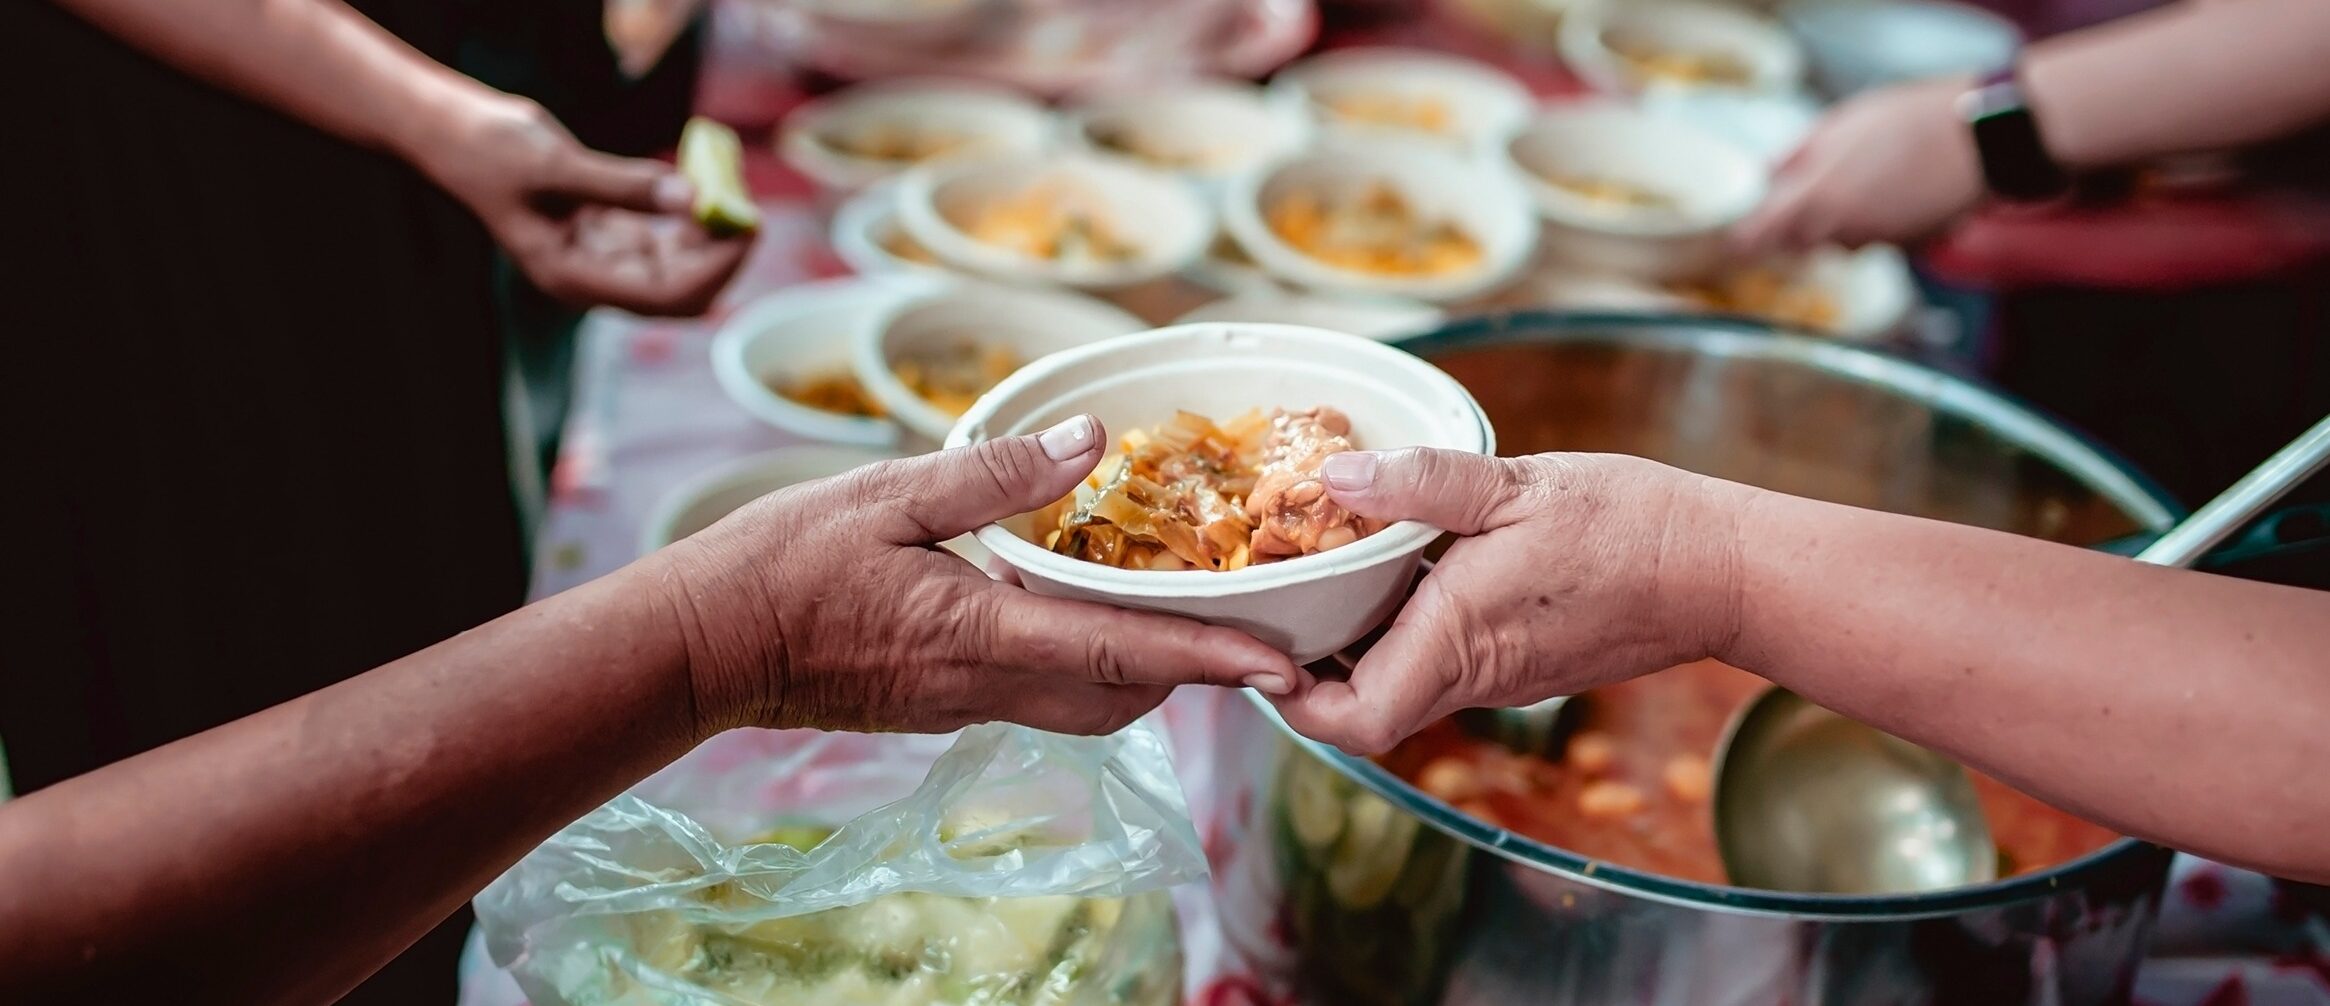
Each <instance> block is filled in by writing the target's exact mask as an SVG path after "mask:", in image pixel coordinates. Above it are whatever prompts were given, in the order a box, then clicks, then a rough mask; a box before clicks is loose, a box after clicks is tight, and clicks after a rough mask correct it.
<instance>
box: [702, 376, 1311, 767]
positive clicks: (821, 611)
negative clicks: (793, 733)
mask: <svg viewBox="0 0 2330 1006" xmlns="http://www.w3.org/2000/svg"><path fill="white" fill-rule="evenodd" d="M1106 442H1107V438H1106V437H1105V436H1104V435H1103V433H1102V430H1101V428H1100V424H1099V423H1098V422H1096V421H1094V420H1092V419H1091V417H1089V416H1083V417H1078V418H1076V419H1071V420H1069V421H1068V422H1065V423H1062V424H1060V425H1059V426H1057V427H1054V428H1052V429H1050V430H1047V431H1045V432H1044V433H1042V434H1040V435H1037V436H1025V437H1013V438H1009V439H1004V440H995V441H990V442H988V443H984V444H980V445H977V446H973V447H968V448H961V449H957V450H952V451H947V452H944V453H941V454H931V455H925V456H923V457H918V458H909V459H906V460H902V461H892V462H885V463H883V464H877V465H872V466H869V467H866V468H863V469H860V470H858V471H856V472H853V473H851V474H848V475H844V476H840V477H837V478H831V479H825V480H822V481H818V482H812V483H808V484H805V485H800V486H795V487H793V488H791V489H787V490H784V491H782V492H777V493H773V494H771V495H769V496H765V497H763V498H761V499H760V500H758V501H756V502H754V503H752V504H749V505H747V506H746V507H745V508H744V509H742V510H740V511H738V512H737V513H736V514H734V515H732V516H730V517H729V518H728V519H726V520H723V521H721V522H720V523H719V524H717V525H715V526H714V527H712V528H711V529H709V530H707V531H705V532H703V533H702V534H699V535H696V536H695V537H693V538H690V539H688V540H687V541H686V542H683V543H681V544H680V545H678V546H675V547H674V552H675V553H676V554H675V555H674V556H673V557H672V559H673V562H674V567H673V568H674V570H675V572H674V574H673V576H672V577H671V578H670V579H671V581H672V583H673V586H674V588H675V589H674V591H673V596H674V598H675V602H674V606H675V607H676V608H677V610H678V611H679V612H681V622H682V625H683V629H684V632H685V634H686V635H687V637H688V639H689V651H690V657H691V658H690V663H691V665H692V667H693V672H692V673H693V674H694V678H695V682H696V694H697V715H698V718H699V720H700V721H702V722H701V726H702V727H703V728H704V729H705V730H706V731H707V732H709V731H712V730H718V729H723V728H726V727H730V726H738V725H743V724H747V723H751V724H761V725H770V726H787V727H799V726H806V727H821V728H829V729H849V730H902V731H911V732H925V733H936V732H944V731H948V730H954V729H957V728H959V727H962V726H965V725H967V724H971V723H980V722H986V721H989V720H999V719H1000V720H1011V721H1013V722H1017V723H1024V724H1027V725H1029V726H1034V727H1038V728H1041V729H1045V730H1053V731H1059V732H1063V733H1087V734H1092V733H1108V732H1112V731H1115V730H1117V729H1119V728H1122V727H1123V726H1124V725H1126V724H1128V723H1130V722H1132V721H1133V720H1135V719H1137V718H1139V717H1140V716H1141V715H1142V714H1143V713H1146V712H1148V711H1149V710H1150V709H1152V708H1154V707H1155V706H1156V705H1157V704H1158V703H1159V702H1162V701H1164V699H1165V696H1166V695H1167V694H1168V693H1170V692H1171V691H1172V689H1173V686H1175V685H1182V684H1200V683H1202V684H1214V685H1226V686H1239V685H1246V686H1251V687H1255V688H1259V689H1261V690H1263V691H1266V692H1285V691H1289V690H1292V689H1295V688H1298V687H1301V686H1302V685H1304V684H1307V682H1308V680H1309V679H1308V677H1307V676H1306V675H1304V674H1303V673H1302V672H1301V671H1300V670H1299V669H1297V668H1296V667H1295V666H1294V665H1293V663H1291V662H1290V661H1289V660H1288V659H1287V657H1286V655H1285V654H1282V653H1279V652H1277V651H1276V650H1273V649H1271V648H1269V647H1268V646H1265V645H1263V644H1262V643H1260V642H1257V641H1255V640H1254V639H1253V638H1252V637H1250V636H1247V635H1245V634H1244V633H1241V632H1237V631H1234V630H1231V629H1223V628H1216V627H1212V626H1206V625H1201V624H1199V623H1196V622H1191V621H1187V620H1184V619H1180V618H1174V617H1170V616H1166V615H1158V614H1150V613H1147V612H1133V611H1125V610H1121V609H1117V608H1112V607H1108V606H1105V605H1099V604H1091V603H1087V602H1082V601H1068V600H1061V599H1057V598H1049V597H1039V596H1037V595H1035V594H1031V593H1029V592H1027V591H1026V590H1023V589H1021V588H1019V587H1015V586H1011V585H1009V584H1004V583H1000V582H997V581H995V580H991V579H989V578H988V577H987V576H986V575H985V574H983V573H981V572H980V571H979V570H977V569H975V568H973V567H972V566H971V564H969V563H967V562H964V561H963V560H962V559H960V558H958V557H956V556H955V555H954V554H952V553H950V552H947V551H945V550H943V549H939V548H934V547H932V546H933V545H934V544H936V543H938V542H943V541H946V540H948V539H950V538H954V537H956V536H957V535H961V534H965V533H968V532H970V531H971V530H972V529H974V528H977V527H980V526H982V525H985V524H987V523H989V522H992V521H995V520H1000V519H1002V518H1004V517H1009V516H1011V515H1014V514H1020V513H1026V512H1028V511H1030V510H1034V509H1037V508H1038V507H1041V506H1043V505H1044V504H1047V503H1050V502H1052V501H1053V500H1056V499H1059V498H1060V497H1062V496H1065V495H1067V494H1068V492H1069V491H1070V490H1071V489H1073V488H1074V487H1075V486H1076V484H1077V483H1078V482H1079V481H1081V480H1082V479H1083V478H1084V477H1085V476H1086V475H1088V474H1090V473H1091V471H1092V468H1093V466H1094V465H1095V464H1098V463H1099V461H1100V457H1101V450H1102V447H1103V446H1104V445H1105V444H1106Z"/></svg>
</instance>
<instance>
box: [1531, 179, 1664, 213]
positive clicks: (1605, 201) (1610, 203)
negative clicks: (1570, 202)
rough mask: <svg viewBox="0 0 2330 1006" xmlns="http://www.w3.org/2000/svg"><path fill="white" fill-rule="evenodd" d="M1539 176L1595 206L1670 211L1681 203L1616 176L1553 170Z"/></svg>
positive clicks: (1637, 211) (1615, 209)
mask: <svg viewBox="0 0 2330 1006" xmlns="http://www.w3.org/2000/svg"><path fill="white" fill-rule="evenodd" d="M1538 177H1539V178H1543V179H1545V181H1546V182H1547V183H1548V184H1550V185H1552V186H1554V187H1556V188H1559V189H1561V190H1562V191H1564V192H1567V193H1569V194H1571V195H1573V196H1576V197H1578V198H1579V199H1580V200H1582V201H1584V202H1587V203H1591V204H1593V205H1594V206H1595V207H1596V208H1598V209H1603V210H1609V211H1613V212H1625V213H1642V212H1660V213H1672V212H1674V211H1676V210H1679V209H1681V208H1682V204H1680V203H1677V202H1676V201H1675V200H1674V198H1673V197H1671V196H1668V195H1666V194H1665V193H1662V192H1658V191H1656V190H1653V189H1646V188H1643V187H1642V186H1639V185H1632V184H1629V183H1626V182H1622V181H1619V180H1617V179H1615V178H1600V177H1595V176H1591V175H1562V174H1552V173H1539V175H1538Z"/></svg>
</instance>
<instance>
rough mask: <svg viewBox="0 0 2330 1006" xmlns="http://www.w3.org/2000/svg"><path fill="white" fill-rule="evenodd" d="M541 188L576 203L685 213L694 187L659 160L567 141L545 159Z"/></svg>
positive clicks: (644, 210) (547, 192)
mask: <svg viewBox="0 0 2330 1006" xmlns="http://www.w3.org/2000/svg"><path fill="white" fill-rule="evenodd" d="M541 190H542V191H543V192H544V193H545V194H548V195H556V196H561V197H564V198H567V199H572V200H574V201H576V202H578V203H584V204H592V203H596V204H601V205H606V206H615V207H620V208H622V209H627V210H637V211H639V212H641V213H667V214H678V213H686V212H688V210H689V209H690V207H691V206H693V205H694V203H695V200H696V187H695V186H694V185H691V184H689V183H688V180H687V179H686V178H685V177H682V176H681V175H680V173H679V171H678V170H677V169H675V168H673V167H672V166H671V165H669V164H665V163H663V162H662V161H651V160H645V159H642V158H633V157H615V156H612V155H608V154H602V153H599V152H598V151H595V150H591V149H589V148H586V147H584V146H582V145H581V144H569V145H568V146H567V148H566V153H565V154H564V155H562V156H560V157H558V158H556V159H555V160H553V161H551V162H550V167H549V170H548V171H547V172H546V177H545V178H544V179H543V182H542V185H541Z"/></svg>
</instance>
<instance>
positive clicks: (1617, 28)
mask: <svg viewBox="0 0 2330 1006" xmlns="http://www.w3.org/2000/svg"><path fill="white" fill-rule="evenodd" d="M1613 39H1618V40H1623V41H1622V42H1621V43H1620V44H1623V45H1627V46H1633V47H1639V48H1645V49H1650V50H1655V51H1661V52H1674V53H1691V54H1720V55H1723V56H1728V57H1730V58H1731V59H1733V60H1736V61H1738V62H1739V63H1740V65H1741V66H1742V68H1743V69H1744V70H1745V71H1746V77H1747V79H1746V81H1745V82H1744V83H1740V84H1690V83H1682V82H1676V81H1669V80H1660V79H1654V78H1649V77H1645V76H1644V75H1642V74H1641V73H1638V72H1637V71H1636V70H1635V69H1634V68H1633V67H1632V66H1631V65H1630V64H1629V63H1628V62H1627V60H1626V59H1625V58H1624V57H1623V56H1621V55H1620V54H1619V52H1618V50H1617V49H1616V48H1613V46H1612V40H1613ZM1561 57H1562V61H1563V62H1565V63H1567V64H1569V67H1570V69H1571V70H1572V71H1575V72H1576V73H1577V75H1578V76H1579V77H1581V78H1583V79H1584V80H1585V81H1586V83H1587V84H1589V85H1592V86H1593V88H1594V89H1595V90H1598V91H1602V92H1604V93H1608V94H1639V93H1641V92H1644V91H1649V90H1655V89H1658V88H1662V87H1718V88H1731V89H1738V90H1749V91H1782V92H1785V91H1793V90H1795V89H1797V88H1798V87H1800V86H1802V84H1803V80H1804V51H1803V48H1802V47H1801V46H1800V45H1798V44H1797V42H1796V40H1795V39H1794V38H1793V37H1791V36H1790V35H1789V34H1788V33H1787V32H1786V31H1783V30H1781V28H1780V26H1779V25H1777V24H1774V23H1773V22H1771V21H1769V20H1766V19H1764V18H1763V17H1760V16H1758V15H1756V14H1753V13H1750V12H1748V11H1746V10H1742V9H1740V8H1738V7H1735V6H1730V5H1727V4H1721V3H1714V2H1711V0H1601V2H1599V3H1595V4H1592V5H1589V6H1586V7H1582V8H1580V9H1578V10H1575V11H1572V12H1570V14H1569V15H1568V16H1567V17H1565V18H1563V19H1562V24H1561Z"/></svg>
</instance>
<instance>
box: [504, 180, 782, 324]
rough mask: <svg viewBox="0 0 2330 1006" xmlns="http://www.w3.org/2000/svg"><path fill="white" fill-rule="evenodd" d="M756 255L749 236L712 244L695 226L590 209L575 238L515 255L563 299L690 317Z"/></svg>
mask: <svg viewBox="0 0 2330 1006" xmlns="http://www.w3.org/2000/svg"><path fill="white" fill-rule="evenodd" d="M751 249H752V242H751V239H750V238H749V237H745V236H740V237H736V238H722V239H713V238H711V237H709V236H708V235H705V234H704V233H703V232H702V230H701V229H700V228H698V227H696V226H695V225H694V224H693V223H690V222H686V221H680V220H673V219H670V218H647V217H642V216H639V215H638V214H635V213H632V212H630V211H623V210H610V209H607V208H605V207H592V208H590V209H587V210H585V211H584V212H582V213H579V214H577V216H576V218H575V221H574V225H573V228H572V230H571V231H570V232H567V233H564V234H560V233H557V232H555V231H551V232H548V233H545V234H543V235H542V236H540V237H539V238H538V239H537V240H534V241H529V242H513V243H512V245H511V248H510V251H511V254H513V255H514V256H516V257H517V258H518V261H519V264H520V265H521V266H522V267H523V268H524V269H525V270H526V274H527V275H528V276H529V277H532V278H533V280H534V281H535V283H536V284H538V285H540V286H541V287H542V289H543V291H544V292H546V293H549V294H550V295H551V296H553V297H557V298H558V299H560V300H563V301H566V302H568V303H573V304H582V305H592V306H595V305H602V304H603V305H607V306H610V307H619V308H622V309H624V310H626V311H632V312H634V313H638V314H646V315H657V316H676V317H685V316H693V315H698V314H702V313H703V312H704V311H705V310H706V309H707V308H709V307H711V306H712V303H713V301H715V300H716V299H718V297H719V295H720V291H721V290H722V289H723V288H725V287H726V286H727V285H728V281H729V279H730V278H731V277H733V276H735V274H736V271H737V269H738V268H740V267H741V266H743V264H744V258H745V256H746V255H747V254H748V253H749V252H750V251H751Z"/></svg>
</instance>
